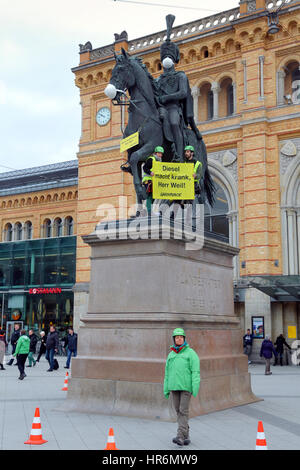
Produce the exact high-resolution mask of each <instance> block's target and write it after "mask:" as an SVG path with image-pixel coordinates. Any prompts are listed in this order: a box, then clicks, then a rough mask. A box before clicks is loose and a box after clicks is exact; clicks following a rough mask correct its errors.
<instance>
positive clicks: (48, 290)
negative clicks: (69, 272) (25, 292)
mask: <svg viewBox="0 0 300 470" xmlns="http://www.w3.org/2000/svg"><path fill="white" fill-rule="evenodd" d="M29 294H61V287H34V288H33V289H29Z"/></svg>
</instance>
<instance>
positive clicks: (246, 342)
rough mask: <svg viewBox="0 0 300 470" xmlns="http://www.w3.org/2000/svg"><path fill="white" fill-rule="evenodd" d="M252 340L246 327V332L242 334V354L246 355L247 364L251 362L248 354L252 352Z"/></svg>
mask: <svg viewBox="0 0 300 470" xmlns="http://www.w3.org/2000/svg"><path fill="white" fill-rule="evenodd" d="M252 342H253V335H252V334H251V331H250V329H249V328H248V330H247V333H246V334H245V335H244V336H243V346H244V354H246V355H247V356H248V364H251V361H250V354H251V352H252Z"/></svg>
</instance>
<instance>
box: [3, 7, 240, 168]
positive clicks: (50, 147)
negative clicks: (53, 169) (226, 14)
mask: <svg viewBox="0 0 300 470" xmlns="http://www.w3.org/2000/svg"><path fill="white" fill-rule="evenodd" d="M143 3H144V4H143ZM149 3H152V4H153V5H149ZM238 3H239V2H238V0H210V1H209V2H208V1H206V2H203V1H199V0H184V2H182V0H136V1H134V2H132V3H131V2H130V3H129V0H116V1H114V0H85V1H82V0H80V1H79V0H51V1H45V0H0V7H1V9H0V12H1V13H0V124H1V127H0V128H1V144H0V172H4V171H10V170H11V169H21V168H29V167H34V166H39V165H47V164H49V163H57V162H62V161H66V160H73V159H76V152H77V151H78V142H79V137H80V106H79V89H78V88H77V87H75V85H74V74H73V73H72V72H71V68H72V67H75V66H77V65H78V63H79V46H78V45H79V44H85V43H86V42H87V41H91V43H92V46H93V48H97V47H101V46H104V45H107V44H111V43H113V42H114V33H121V32H122V31H123V30H126V31H127V33H128V38H129V40H132V39H135V38H138V37H140V36H145V35H147V34H151V33H153V32H156V31H160V30H163V29H165V28H166V23H165V16H166V15H167V14H169V13H173V14H174V15H175V16H176V20H175V23H174V26H178V25H180V24H183V23H185V22H189V21H193V20H196V19H199V18H203V17H206V16H209V15H212V14H214V13H216V12H221V11H225V10H229V9H231V8H235V7H237V6H238ZM155 5H156V6H155ZM157 5H159V6H157ZM162 5H170V7H164V6H162ZM183 5H184V8H182V6H183ZM201 5H203V10H201V9H200V6H201ZM176 6H178V8H176ZM189 8H190V9H189Z"/></svg>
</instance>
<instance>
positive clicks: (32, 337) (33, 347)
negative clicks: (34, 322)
mask: <svg viewBox="0 0 300 470" xmlns="http://www.w3.org/2000/svg"><path fill="white" fill-rule="evenodd" d="M28 335H29V339H30V347H29V354H28V361H29V364H28V366H26V367H32V364H33V367H34V366H35V365H36V360H35V359H34V357H33V355H34V354H35V353H36V345H37V342H38V337H37V335H36V334H35V333H34V331H33V330H29V331H28Z"/></svg>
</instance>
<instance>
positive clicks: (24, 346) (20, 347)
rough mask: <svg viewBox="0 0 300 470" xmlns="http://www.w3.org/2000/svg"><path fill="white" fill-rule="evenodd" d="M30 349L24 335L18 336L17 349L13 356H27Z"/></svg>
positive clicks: (28, 341) (28, 340)
mask: <svg viewBox="0 0 300 470" xmlns="http://www.w3.org/2000/svg"><path fill="white" fill-rule="evenodd" d="M29 347H30V339H29V338H28V336H26V335H22V336H20V338H19V339H18V342H17V347H16V350H15V353H14V356H16V355H17V354H28V353H29Z"/></svg>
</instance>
